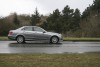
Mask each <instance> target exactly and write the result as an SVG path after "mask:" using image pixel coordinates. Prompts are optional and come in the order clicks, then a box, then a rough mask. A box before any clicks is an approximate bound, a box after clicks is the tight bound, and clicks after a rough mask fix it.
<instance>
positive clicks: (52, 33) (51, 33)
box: [46, 32, 60, 35]
mask: <svg viewBox="0 0 100 67" xmlns="http://www.w3.org/2000/svg"><path fill="white" fill-rule="evenodd" d="M46 34H48V35H60V34H59V33H54V32H46Z"/></svg>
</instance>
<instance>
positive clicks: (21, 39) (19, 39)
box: [17, 36, 25, 43]
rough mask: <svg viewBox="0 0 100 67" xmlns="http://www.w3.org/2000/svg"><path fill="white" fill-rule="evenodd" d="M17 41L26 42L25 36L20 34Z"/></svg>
mask: <svg viewBox="0 0 100 67" xmlns="http://www.w3.org/2000/svg"><path fill="white" fill-rule="evenodd" d="M17 42H18V43H24V42H25V39H24V37H23V36H18V37H17Z"/></svg>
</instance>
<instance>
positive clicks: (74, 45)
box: [0, 41, 100, 54]
mask: <svg viewBox="0 0 100 67" xmlns="http://www.w3.org/2000/svg"><path fill="white" fill-rule="evenodd" d="M84 52H100V42H68V41H64V42H62V43H61V44H48V43H39V42H28V43H26V44H18V43H16V42H15V41H0V53H48V54H53V53H84Z"/></svg>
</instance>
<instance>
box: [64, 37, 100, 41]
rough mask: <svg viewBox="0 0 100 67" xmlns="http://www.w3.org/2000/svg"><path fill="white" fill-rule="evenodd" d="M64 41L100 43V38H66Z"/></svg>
mask: <svg viewBox="0 0 100 67" xmlns="http://www.w3.org/2000/svg"><path fill="white" fill-rule="evenodd" d="M64 41H100V38H67V37H65V38H64Z"/></svg>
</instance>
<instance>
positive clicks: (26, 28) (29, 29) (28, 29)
mask: <svg viewBox="0 0 100 67" xmlns="http://www.w3.org/2000/svg"><path fill="white" fill-rule="evenodd" d="M24 30H25V31H33V28H32V27H25V28H24Z"/></svg>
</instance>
